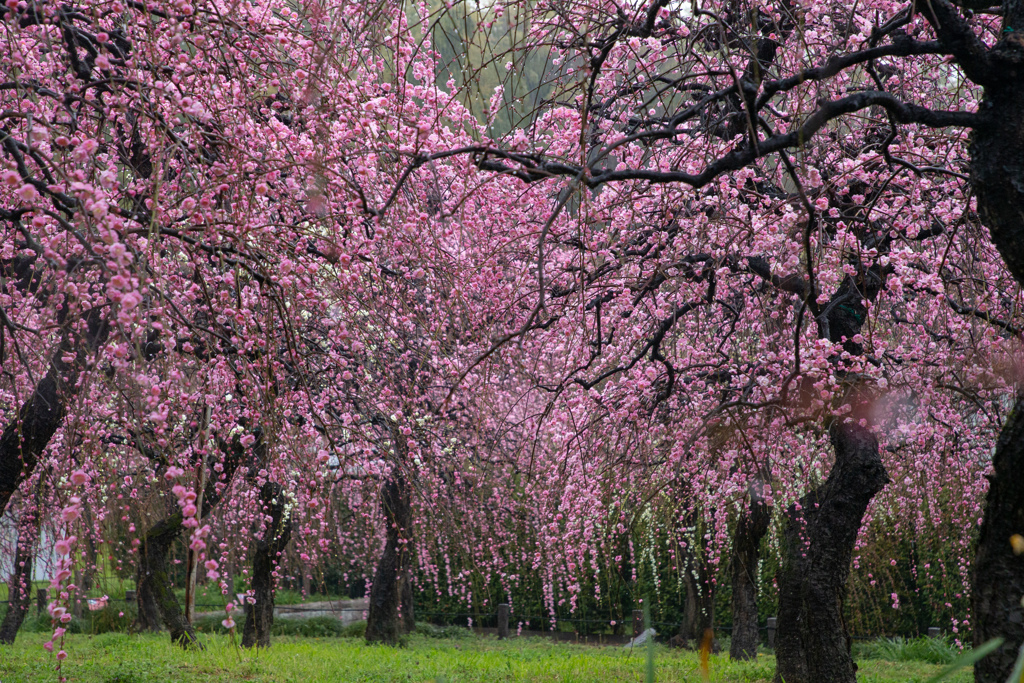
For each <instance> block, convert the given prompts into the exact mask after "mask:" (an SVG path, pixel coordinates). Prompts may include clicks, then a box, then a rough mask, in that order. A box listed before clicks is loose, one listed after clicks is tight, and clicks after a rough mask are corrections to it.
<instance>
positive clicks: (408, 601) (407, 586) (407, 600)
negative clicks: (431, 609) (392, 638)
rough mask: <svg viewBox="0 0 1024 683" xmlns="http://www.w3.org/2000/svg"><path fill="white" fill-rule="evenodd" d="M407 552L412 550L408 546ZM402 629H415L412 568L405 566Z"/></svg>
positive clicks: (410, 631) (409, 631)
mask: <svg viewBox="0 0 1024 683" xmlns="http://www.w3.org/2000/svg"><path fill="white" fill-rule="evenodd" d="M408 552H410V553H411V552H412V548H409V550H408ZM402 630H403V631H404V632H405V633H412V632H413V631H415V630H416V609H415V607H414V606H413V593H412V568H407V569H406V571H405V577H404V578H403V580H402Z"/></svg>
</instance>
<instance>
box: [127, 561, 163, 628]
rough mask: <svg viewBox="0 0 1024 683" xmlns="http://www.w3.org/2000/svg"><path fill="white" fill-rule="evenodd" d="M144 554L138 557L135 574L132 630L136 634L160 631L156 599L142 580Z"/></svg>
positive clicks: (147, 584)
mask: <svg viewBox="0 0 1024 683" xmlns="http://www.w3.org/2000/svg"><path fill="white" fill-rule="evenodd" d="M144 557H145V555H144V554H140V555H139V567H138V569H137V570H136V572H135V588H136V590H135V602H136V606H137V609H138V614H137V615H136V616H135V624H133V625H132V630H133V631H136V632H142V631H148V632H150V633H156V632H157V631H159V630H160V628H161V624H160V608H159V607H158V606H157V604H156V597H154V595H153V591H152V590H151V589H150V584H149V582H148V581H144V580H143V578H142V577H143V573H144V571H145V570H144V566H145V561H144Z"/></svg>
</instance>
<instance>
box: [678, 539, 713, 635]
mask: <svg viewBox="0 0 1024 683" xmlns="http://www.w3.org/2000/svg"><path fill="white" fill-rule="evenodd" d="M697 538H698V535H697V534H694V540H693V542H691V543H689V544H688V545H687V547H686V548H685V549H684V550H683V585H684V587H685V588H686V599H685V600H684V602H683V621H682V623H681V624H680V625H679V636H680V637H681V638H682V640H683V647H692V648H694V649H697V648H698V647H700V644H701V640H702V639H703V638H704V634H705V633H706V632H707V631H708V630H709V629H710V630H712V632H713V631H714V628H715V594H714V584H712V582H711V578H712V576H713V573H712V571H711V567H709V566H708V561H707V552H706V551H705V549H704V548H701V547H700V546H699V545H698V541H697Z"/></svg>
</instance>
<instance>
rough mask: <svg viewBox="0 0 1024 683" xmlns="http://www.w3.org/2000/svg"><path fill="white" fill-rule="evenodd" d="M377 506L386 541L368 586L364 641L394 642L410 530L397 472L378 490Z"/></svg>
mask: <svg viewBox="0 0 1024 683" xmlns="http://www.w3.org/2000/svg"><path fill="white" fill-rule="evenodd" d="M381 508H382V510H383V512H384V521H385V524H387V541H386V542H385V544H384V553H383V554H382V555H381V558H380V561H379V562H378V563H377V571H376V572H374V575H373V586H372V588H371V589H370V609H369V614H368V616H367V620H366V642H368V643H384V644H385V645H398V644H399V642H400V640H401V635H402V622H401V620H400V618H399V603H400V602H401V598H402V584H403V583H404V582H405V574H406V572H407V571H408V570H409V555H410V553H409V548H408V545H409V540H410V532H411V531H412V508H411V505H410V502H409V491H408V489H407V487H406V483H405V478H404V477H403V476H402V474H401V473H400V472H397V471H396V472H393V473H392V475H391V477H390V478H389V479H388V480H387V481H386V482H385V484H384V487H383V489H382V490H381Z"/></svg>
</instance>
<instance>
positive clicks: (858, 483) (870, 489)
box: [775, 421, 889, 683]
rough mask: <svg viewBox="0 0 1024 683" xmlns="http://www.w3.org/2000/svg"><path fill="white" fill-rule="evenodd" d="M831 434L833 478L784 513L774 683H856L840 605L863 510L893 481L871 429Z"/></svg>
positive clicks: (836, 429)
mask: <svg viewBox="0 0 1024 683" xmlns="http://www.w3.org/2000/svg"><path fill="white" fill-rule="evenodd" d="M829 432H830V437H831V440H832V446H833V448H834V449H835V465H834V466H833V467H832V471H831V472H830V473H829V476H828V479H826V480H825V483H824V484H822V485H821V487H819V488H817V489H815V490H813V491H811V492H809V493H808V494H807V495H805V496H804V497H803V498H801V499H800V502H799V504H794V505H792V506H790V508H789V510H788V511H787V519H786V531H785V539H784V540H785V543H784V548H783V566H782V568H781V569H780V571H779V574H778V584H779V621H778V627H779V630H778V634H777V635H776V637H775V657H776V662H777V665H776V671H775V681H776V683H818V682H819V681H829V682H830V683H856V670H857V667H856V665H855V664H854V662H853V657H852V656H851V654H850V637H849V634H848V633H847V631H846V624H845V623H844V621H843V614H842V604H843V598H844V594H845V588H846V580H847V578H848V577H849V574H850V561H851V559H852V557H853V546H854V543H855V542H856V540H857V534H858V532H859V531H860V526H861V521H862V520H863V517H864V512H865V511H866V510H867V507H868V504H869V503H870V502H871V499H872V498H874V496H875V494H877V493H878V492H879V491H881V490H882V488H883V487H884V486H885V485H886V484H887V483H889V475H888V474H887V473H886V471H885V466H884V465H883V464H882V459H881V456H880V453H879V449H878V441H877V440H876V439H875V437H874V435H873V434H872V433H871V431H870V430H869V429H868V428H867V427H862V426H860V425H859V424H857V423H855V422H845V423H840V422H838V421H836V422H833V424H832V426H831V428H830V430H829Z"/></svg>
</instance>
